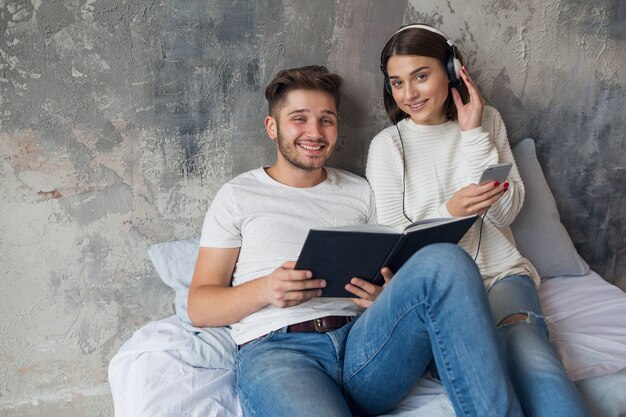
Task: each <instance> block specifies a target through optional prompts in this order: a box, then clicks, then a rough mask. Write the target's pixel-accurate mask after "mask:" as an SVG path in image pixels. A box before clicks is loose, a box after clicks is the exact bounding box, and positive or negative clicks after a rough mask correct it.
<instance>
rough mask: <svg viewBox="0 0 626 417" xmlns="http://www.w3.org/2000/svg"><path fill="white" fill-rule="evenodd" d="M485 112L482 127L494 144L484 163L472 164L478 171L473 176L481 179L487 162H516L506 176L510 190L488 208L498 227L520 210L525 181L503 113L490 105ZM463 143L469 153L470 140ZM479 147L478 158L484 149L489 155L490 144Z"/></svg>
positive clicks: (509, 220) (477, 150) (508, 222)
mask: <svg viewBox="0 0 626 417" xmlns="http://www.w3.org/2000/svg"><path fill="white" fill-rule="evenodd" d="M485 111H486V112H485V113H486V114H485V117H483V129H484V130H486V131H488V132H489V134H488V136H490V137H491V138H489V137H488V139H489V143H490V144H491V149H490V150H489V151H488V153H489V154H490V156H489V157H488V158H483V159H482V162H481V163H483V164H484V165H482V166H479V165H477V164H474V163H472V167H473V168H477V172H476V173H475V174H476V175H475V176H474V177H475V178H476V181H478V179H479V177H480V174H481V173H482V170H483V169H484V167H485V166H487V165H491V164H498V163H503V162H511V163H512V164H513V166H512V168H511V172H510V173H509V176H508V178H507V182H508V183H509V189H508V191H506V192H505V193H504V195H503V196H502V198H500V200H498V201H497V202H496V203H495V204H494V205H493V206H491V208H489V211H487V217H488V218H489V220H491V222H492V223H493V224H494V225H495V226H496V227H505V226H509V225H510V224H511V223H513V221H514V220H515V217H516V216H517V213H519V211H520V210H521V208H522V205H523V204H524V184H523V183H522V179H521V177H520V175H519V171H518V170H517V165H516V164H515V160H514V159H513V153H512V152H511V147H510V146H509V139H508V137H507V133H506V127H505V126H504V122H503V120H502V117H501V116H500V113H498V111H497V110H495V109H494V108H491V107H486V108H485ZM464 145H465V146H464V152H465V149H466V148H467V149H468V151H467V152H468V153H469V152H472V151H470V150H469V147H470V146H469V145H470V143H467V144H464ZM476 148H477V149H476V150H473V152H474V155H476V156H477V157H478V156H480V153H481V152H482V153H484V154H486V149H487V146H486V145H485V144H482V146H476ZM478 159H479V158H478ZM470 160H473V159H470ZM473 174H474V173H473Z"/></svg>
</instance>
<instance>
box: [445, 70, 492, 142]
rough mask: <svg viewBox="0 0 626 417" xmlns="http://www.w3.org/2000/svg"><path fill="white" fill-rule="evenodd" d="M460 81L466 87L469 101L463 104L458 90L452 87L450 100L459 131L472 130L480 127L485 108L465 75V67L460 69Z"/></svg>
mask: <svg viewBox="0 0 626 417" xmlns="http://www.w3.org/2000/svg"><path fill="white" fill-rule="evenodd" d="M461 79H462V80H463V81H464V82H465V85H466V86H467V91H468V92H469V101H468V102H467V103H466V104H463V100H462V99H461V95H460V94H459V92H458V90H457V89H456V88H454V87H452V89H451V91H452V99H453V100H454V105H455V106H456V111H457V117H458V120H459V126H460V127H461V130H463V131H465V130H472V129H475V128H477V127H480V126H481V125H482V120H483V109H484V108H485V99H483V97H482V96H481V95H480V92H479V91H478V89H477V88H476V86H475V85H474V82H473V81H472V79H471V78H470V77H469V75H468V74H467V69H466V68H465V65H463V68H461Z"/></svg>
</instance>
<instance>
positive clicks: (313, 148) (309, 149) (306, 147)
mask: <svg viewBox="0 0 626 417" xmlns="http://www.w3.org/2000/svg"><path fill="white" fill-rule="evenodd" d="M300 146H302V147H303V148H304V149H306V150H307V151H319V150H320V149H322V147H321V146H309V145H303V144H300Z"/></svg>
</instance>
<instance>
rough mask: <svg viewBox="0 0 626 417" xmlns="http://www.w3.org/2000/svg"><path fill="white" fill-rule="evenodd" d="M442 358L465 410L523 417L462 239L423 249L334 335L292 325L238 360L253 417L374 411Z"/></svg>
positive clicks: (240, 387)
mask: <svg viewBox="0 0 626 417" xmlns="http://www.w3.org/2000/svg"><path fill="white" fill-rule="evenodd" d="M433 357H434V359H435V361H436V363H437V367H438V369H439V374H440V376H441V379H442V382H443V384H444V386H445V388H446V391H447V392H448V395H449V396H450V400H451V401H452V404H453V406H454V409H455V411H456V414H457V416H480V417H489V416H493V417H505V416H511V417H512V416H515V417H519V416H523V415H524V414H523V412H522V409H521V406H520V404H519V402H518V400H517V398H516V396H515V394H514V392H513V389H512V387H511V385H510V383H509V382H508V378H507V375H506V371H505V369H504V366H503V365H502V363H501V361H500V355H499V351H498V344H497V342H496V331H495V327H494V326H493V324H492V318H491V313H490V311H489V306H488V302H487V299H486V296H485V290H484V287H483V283H482V279H481V277H480V274H479V272H478V269H477V267H476V265H475V264H474V262H473V261H472V260H471V258H470V257H469V256H468V255H467V253H465V252H464V251H463V250H461V249H459V248H458V247H457V246H456V245H451V244H437V245H431V246H428V247H426V248H424V249H422V250H421V251H419V252H418V253H417V254H415V255H414V256H413V257H412V258H411V259H410V260H409V261H408V262H407V263H406V264H405V266H404V267H402V268H401V269H400V271H398V272H397V273H396V274H395V276H394V278H393V279H392V280H391V282H390V283H389V284H388V285H387V287H386V288H385V290H384V291H383V292H382V294H381V295H380V296H379V297H378V299H377V300H376V302H374V303H373V305H372V306H371V307H370V308H368V309H367V310H366V311H365V312H364V313H363V315H362V316H361V317H359V319H358V320H356V321H353V322H351V323H349V324H347V325H345V326H344V327H342V328H340V329H338V330H336V331H333V332H329V333H286V332H285V331H284V329H281V330H277V331H273V332H271V333H269V334H268V335H266V336H263V337H261V338H259V339H256V340H254V341H252V342H251V343H248V344H247V345H245V346H244V347H242V349H241V350H240V351H239V354H238V355H237V359H236V361H235V366H236V370H237V386H236V389H237V392H238V394H239V398H240V400H241V405H242V407H243V409H244V414H245V415H246V416H247V417H251V416H268V417H269V416H271V417H282V416H289V417H293V416H311V417H313V416H315V417H319V416H323V417H332V416H344V417H348V416H352V415H353V414H357V415H359V416H375V415H378V414H383V413H385V412H387V411H389V410H390V409H391V408H393V407H394V405H395V404H397V403H398V402H399V401H400V400H401V399H402V398H403V397H404V396H405V395H406V394H407V393H408V391H409V389H410V388H411V387H412V386H413V384H414V383H415V382H416V381H417V379H418V378H419V377H420V376H421V375H422V373H423V372H424V370H425V369H426V367H427V365H428V364H429V362H430V361H431V359H432V358H433Z"/></svg>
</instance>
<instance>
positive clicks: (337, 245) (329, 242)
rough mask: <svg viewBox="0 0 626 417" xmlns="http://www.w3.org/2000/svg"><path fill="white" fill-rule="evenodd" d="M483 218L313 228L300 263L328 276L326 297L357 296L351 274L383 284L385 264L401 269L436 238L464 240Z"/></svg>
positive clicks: (441, 241)
mask: <svg viewBox="0 0 626 417" xmlns="http://www.w3.org/2000/svg"><path fill="white" fill-rule="evenodd" d="M477 218H478V216H468V217H454V218H446V219H429V220H425V221H421V222H416V223H413V224H411V225H409V226H407V227H406V228H405V229H404V230H396V229H394V228H392V227H389V226H383V225H374V224H372V225H355V226H344V227H336V228H320V229H311V230H310V231H309V234H308V236H307V238H306V241H305V242H304V246H303V248H302V251H301V252H300V256H299V257H298V261H297V262H296V269H303V270H310V271H312V272H313V276H314V277H315V278H323V279H325V280H326V288H324V289H323V293H322V297H355V295H354V294H352V293H350V292H348V291H346V290H345V288H344V287H345V285H346V284H347V283H349V282H350V279H351V278H353V277H359V278H362V279H365V280H367V281H370V282H373V283H375V284H377V285H382V284H383V283H384V280H383V279H382V276H381V275H380V270H381V268H383V267H384V266H387V267H389V268H390V269H391V270H392V271H393V272H394V273H395V272H397V271H398V270H399V269H400V268H401V267H402V265H404V263H405V262H406V261H407V260H409V258H411V256H413V254H414V253H415V252H417V251H418V250H420V249H421V248H423V247H425V246H427V245H429V244H431V243H443V242H448V243H458V242H459V241H460V240H461V238H462V237H463V236H464V235H465V233H467V231H468V230H469V228H470V227H471V226H472V225H473V224H474V222H475V221H476V219H477Z"/></svg>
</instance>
